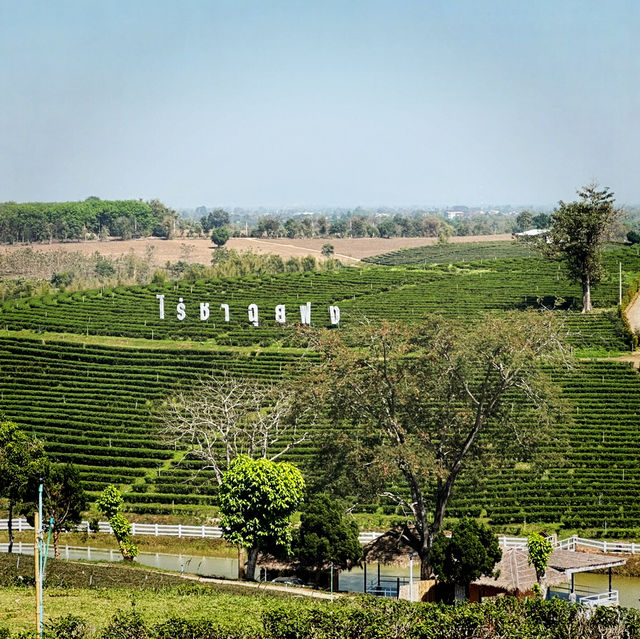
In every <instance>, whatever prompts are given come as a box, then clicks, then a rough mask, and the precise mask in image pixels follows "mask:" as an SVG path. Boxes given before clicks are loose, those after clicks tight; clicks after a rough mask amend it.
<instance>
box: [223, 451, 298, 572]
mask: <svg viewBox="0 0 640 639" xmlns="http://www.w3.org/2000/svg"><path fill="white" fill-rule="evenodd" d="M303 495H304V479H303V478H302V473H301V472H300V471H299V470H298V469H297V468H296V467H295V466H294V465H293V464H290V463H288V462H273V461H269V460H268V459H264V458H263V459H251V458H250V457H248V456H247V455H239V456H238V457H236V458H235V459H234V460H233V461H232V462H231V463H230V464H229V468H228V469H227V471H226V472H225V473H224V476H223V479H222V484H221V485H220V491H219V493H218V504H219V507H220V513H221V518H220V526H221V527H222V534H223V537H224V538H225V539H226V540H227V541H228V542H230V543H232V544H237V545H239V546H242V547H243V548H246V549H247V551H248V561H247V568H246V574H247V577H248V578H249V579H253V578H254V573H255V567H256V562H257V559H258V552H259V551H260V550H272V549H278V548H281V549H283V550H285V551H287V552H288V551H289V550H290V547H291V536H292V531H291V524H290V517H291V515H292V514H293V513H294V512H295V510H296V508H297V507H298V505H299V504H300V502H301V501H302V498H303Z"/></svg>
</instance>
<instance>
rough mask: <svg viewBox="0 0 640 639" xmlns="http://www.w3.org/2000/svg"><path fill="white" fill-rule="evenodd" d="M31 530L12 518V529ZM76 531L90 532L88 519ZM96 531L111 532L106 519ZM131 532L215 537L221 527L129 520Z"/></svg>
mask: <svg viewBox="0 0 640 639" xmlns="http://www.w3.org/2000/svg"><path fill="white" fill-rule="evenodd" d="M7 522H8V520H7V519H0V530H7ZM25 530H33V528H32V527H31V526H29V524H28V523H27V520H26V519H22V518H18V519H14V520H13V531H14V532H23V531H25ZM75 530H76V531H77V532H91V528H90V524H89V522H88V521H83V522H81V523H80V524H79V525H78V526H76V528H75ZM98 532H101V533H109V534H111V533H113V529H112V528H111V526H110V525H109V522H108V521H101V522H99V523H98ZM131 534H132V535H134V536H136V535H152V536H155V537H203V538H208V539H217V538H219V537H222V529H221V528H219V527H218V526H186V525H185V524H139V523H136V522H131Z"/></svg>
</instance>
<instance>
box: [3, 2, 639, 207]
mask: <svg viewBox="0 0 640 639" xmlns="http://www.w3.org/2000/svg"><path fill="white" fill-rule="evenodd" d="M639 32H640V3H638V2H636V1H635V0H611V1H610V2H608V3H602V2H599V1H598V2H596V1H595V0H564V1H562V2H557V0H553V1H552V0H539V1H538V2H528V3H524V2H513V0H432V1H430V2H421V1H419V0H396V1H391V0H386V1H383V0H353V1H350V2H348V3H346V2H339V1H337V0H327V1H326V2H323V3H299V2H293V1H283V0H274V1H273V2H269V3H263V2H258V1H256V0H245V1H244V2H237V1H233V0H184V1H183V2H179V3H178V2H169V1H166V0H137V1H136V2H125V1H124V0H112V2H97V1H95V0H86V1H84V0H83V2H78V1H74V0H56V2H45V1H44V0H32V1H30V2H24V3H16V2H12V1H10V0H0V35H1V37H0V56H1V57H0V60H1V62H0V87H2V93H3V108H2V112H1V114H0V201H10V200H15V201H63V200H78V199H85V198H86V197H88V196H90V195H96V196H98V197H100V198H103V199H128V198H135V199H138V198H141V199H145V200H148V199H152V198H158V199H160V200H162V201H163V202H165V203H166V204H168V205H170V206H173V207H174V208H195V207H197V206H200V205H205V206H209V207H211V206H225V207H243V208H258V207H265V208H271V209H274V208H291V207H295V206H300V207H303V208H320V205H319V204H318V203H326V204H323V205H322V208H328V207H341V208H353V207H356V206H358V205H360V206H363V207H377V206H389V207H410V206H413V205H412V204H411V203H414V202H418V203H423V204H417V205H415V206H416V207H426V208H429V207H451V206H454V205H455V204H466V205H467V206H478V207H490V206H494V205H497V204H511V205H512V206H514V207H524V206H529V207H532V208H551V207H553V206H555V205H556V204H557V202H558V200H561V199H562V200H572V199H574V197H575V191H576V189H577V188H579V187H580V186H582V185H584V184H586V183H589V182H591V181H593V180H597V181H598V182H599V183H600V184H602V185H606V186H609V187H611V188H612V189H613V191H614V192H615V193H616V196H617V200H618V202H619V203H620V204H622V205H624V204H627V205H636V204H637V203H639V202H640V184H639V181H638V180H637V171H638V166H639V164H640V162H639V160H640V118H639V117H638V114H640V81H639V78H640V39H638V38H637V33H639Z"/></svg>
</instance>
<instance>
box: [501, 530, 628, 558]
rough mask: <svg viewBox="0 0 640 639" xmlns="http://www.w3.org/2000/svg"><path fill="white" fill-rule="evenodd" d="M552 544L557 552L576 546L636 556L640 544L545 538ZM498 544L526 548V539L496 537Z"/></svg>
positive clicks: (573, 538) (576, 538)
mask: <svg viewBox="0 0 640 639" xmlns="http://www.w3.org/2000/svg"><path fill="white" fill-rule="evenodd" d="M547 539H549V540H550V541H551V542H552V543H553V547H554V548H557V549H559V550H575V549H576V548H577V547H578V546H582V547H583V548H591V549H592V550H598V551H600V552H603V553H614V554H616V553H617V554H622V555H637V554H639V553H640V544H636V543H631V542H624V541H607V540H604V539H603V540H602V541H600V540H598V539H585V538H584V537H576V536H574V537H567V538H566V539H558V540H554V539H553V538H552V537H547ZM498 543H499V544H500V545H501V546H502V547H503V548H526V547H527V538H526V537H506V536H504V535H501V536H499V537H498Z"/></svg>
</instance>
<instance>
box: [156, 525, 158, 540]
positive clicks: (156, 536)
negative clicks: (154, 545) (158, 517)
mask: <svg viewBox="0 0 640 639" xmlns="http://www.w3.org/2000/svg"><path fill="white" fill-rule="evenodd" d="M157 536H158V524H156V537H157Z"/></svg>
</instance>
